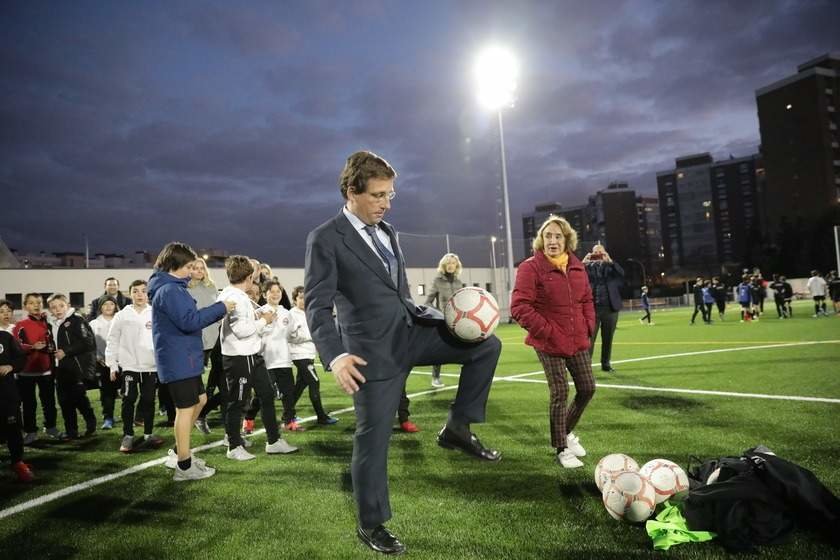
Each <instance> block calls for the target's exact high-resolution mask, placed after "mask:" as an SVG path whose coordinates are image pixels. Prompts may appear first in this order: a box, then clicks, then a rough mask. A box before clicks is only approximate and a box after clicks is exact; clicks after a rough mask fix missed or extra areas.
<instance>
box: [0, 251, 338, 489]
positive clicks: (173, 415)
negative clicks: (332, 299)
mask: <svg viewBox="0 0 840 560" xmlns="http://www.w3.org/2000/svg"><path fill="white" fill-rule="evenodd" d="M155 268H156V270H155V272H154V274H153V275H152V277H151V279H150V281H149V282H147V281H145V280H135V281H134V282H132V283H131V285H130V286H129V290H128V292H129V300H127V301H126V300H124V299H123V300H122V301H123V303H125V304H126V305H124V306H123V307H122V308H121V306H120V299H122V297H121V296H122V294H121V293H120V292H119V287H118V284H116V289H114V287H113V286H109V284H108V282H111V283H112V284H114V283H116V280H115V279H113V278H110V279H108V281H106V292H105V293H104V294H103V295H102V296H101V297H100V298H98V299H97V300H96V301H95V302H94V305H92V314H94V315H95V316H94V317H92V318H90V321H89V320H88V319H87V318H85V317H83V316H82V315H81V314H80V313H78V312H77V311H76V310H75V309H74V308H72V307H71V306H70V305H69V301H68V299H67V297H66V296H65V295H63V294H53V295H51V296H50V297H49V298H48V300H47V304H48V306H49V310H50V315H51V316H50V317H49V318H48V317H47V316H46V314H44V313H43V312H42V306H43V301H42V297H41V295H40V294H37V293H30V294H26V296H25V297H24V301H23V304H24V308H25V311H26V317H25V318H24V319H22V320H20V321H18V322H17V323H15V324H14V325H12V324H11V318H12V316H13V307H12V304H11V303H9V302H7V301H0V329H2V330H0V414H2V422H3V426H2V429H0V435H2V436H3V438H4V439H5V440H6V443H7V445H8V447H9V451H10V455H11V459H12V468H13V470H14V472H15V473H16V474H17V477H18V479H19V480H21V481H25V482H26V481H30V480H32V479H33V473H32V469H31V467H30V466H29V465H27V464H26V463H24V462H23V449H24V445H28V444H31V443H33V442H34V441H35V440H36V439H37V438H38V427H37V423H36V411H37V401H36V390H37V392H38V393H39V395H38V396H39V397H40V399H39V400H40V402H41V407H42V413H43V418H44V423H45V432H46V435H47V436H48V437H51V438H53V439H57V440H69V439H75V438H79V437H86V436H90V435H92V434H94V432H95V431H96V429H97V420H96V417H95V414H94V411H93V408H92V407H91V404H90V401H89V400H88V397H87V390H88V389H89V388H94V387H97V388H98V389H99V391H100V399H101V404H102V415H103V423H102V425H101V428H102V429H104V430H110V429H113V428H114V427H115V424H116V423H117V421H116V419H115V416H114V412H115V406H116V401H117V398H118V397H120V396H121V397H122V403H121V409H120V413H121V414H120V420H121V424H122V434H123V435H122V439H121V441H120V446H119V450H120V451H121V452H124V453H128V452H132V451H136V450H138V449H140V448H153V449H154V448H158V447H160V446H161V445H162V444H163V439H162V438H160V437H158V436H156V435H155V434H154V420H155V419H154V413H155V409H156V406H155V405H156V395H158V394H159V395H160V398H161V401H162V403H163V405H164V407H165V408H166V409H168V410H169V411H170V418H169V420H170V422H171V424H172V425H174V428H175V446H174V447H173V449H171V450H170V452H169V457H168V459H167V462H166V465H167V466H168V467H170V468H172V469H174V470H175V474H174V479H175V480H196V479H201V478H207V477H209V476H212V475H213V474H214V473H215V470H214V469H212V468H211V467H209V466H207V465H206V463H205V462H204V461H203V460H201V459H199V458H195V457H193V456H192V455H191V453H190V444H189V441H190V432H191V430H192V429H193V427H195V428H197V429H199V430H201V431H202V432H204V433H210V429H209V427H208V425H207V420H206V417H207V414H208V413H209V412H210V411H212V410H214V409H217V408H218V409H219V410H220V412H221V415H222V417H223V424H224V426H225V443H226V445H227V446H228V449H227V457H228V458H229V459H234V460H240V461H246V460H251V459H254V458H255V455H254V454H252V453H251V452H249V451H247V450H246V448H247V447H250V441H249V440H247V439H245V438H243V437H242V435H243V434H242V431H244V432H245V433H251V432H252V431H253V429H254V417H255V415H256V412H257V411H259V412H260V413H261V418H262V422H263V425H264V427H265V431H266V434H267V443H266V446H265V452H266V453H267V454H277V453H280V454H282V453H292V452H294V451H297V447H294V446H292V445H290V444H289V443H288V442H287V441H286V440H285V439H283V437H282V434H281V431H282V430H283V429H286V430H289V431H295V430H302V429H303V428H302V427H301V426H300V425H299V423H298V419H297V417H296V416H295V405H296V403H297V400H298V399H299V398H300V396H301V395H302V393H303V392H304V391H305V390H306V389H308V390H309V397H310V401H311V402H312V405H313V408H314V409H315V412H316V415H317V422H318V423H319V424H322V425H330V424H334V423H335V422H337V421H338V420H337V419H336V418H333V417H331V416H330V415H329V414H327V412H326V411H325V410H324V407H323V405H322V403H321V397H320V380H319V378H318V375H317V373H316V370H315V366H314V362H315V357H316V350H315V346H314V343H313V342H312V338H311V335H310V332H309V328H308V326H307V324H306V317H305V313H304V291H303V287H302V286H299V287H297V288H295V289H294V291H293V292H292V300H291V302H290V301H289V298H288V297H287V296H286V294H285V292H284V290H283V288H282V286H281V285H280V283H279V282H278V281H277V280H276V278H273V277H272V276H271V270H270V268H268V267H267V265H260V263H259V262H257V261H255V260H253V259H249V258H247V257H244V256H239V255H236V256H232V257H230V258H228V259H227V261H226V263H225V269H226V273H227V276H228V281H229V284H230V285H229V286H228V287H227V288H225V289H224V290H223V291H222V292H221V293H219V292H218V290H217V289H216V287H215V284H213V281H212V279H211V278H210V276H209V273H208V270H207V266H206V263H205V262H204V261H203V260H202V259H200V258H198V257H197V255H196V254H195V253H194V252H193V251H192V249H191V248H189V247H188V246H187V245H184V244H181V243H170V244H169V245H167V246H166V247H165V248H164V250H163V251H162V252H161V255H160V256H159V257H158V261H157V262H156V264H155ZM115 291H116V292H117V293H116V294H115V293H114V292H115ZM118 296H120V297H118ZM292 303H293V305H292ZM284 304H285V305H284ZM206 365H210V374H209V377H208V386H207V388H205V387H204V383H203V377H202V374H203V373H204V368H205V366H206ZM293 367H294V368H296V369H297V376H296V377H297V381H295V375H294V373H293ZM252 391H253V392H254V393H255V395H254V396H253V397H252V395H251V393H252ZM208 393H210V394H209V396H208ZM214 393H215V394H214ZM56 394H57V396H58V403H59V406H60V408H61V413H62V416H63V419H64V428H65V429H64V431H63V432H60V431H59V430H58V428H57V426H56V424H57V413H56V407H55V400H56V399H55V396H56ZM275 399H279V400H280V401H281V403H282V408H283V416H282V421H281V422H278V419H277V416H276V412H275ZM77 412H78V413H80V414H81V416H82V418H83V420H84V429H83V430H80V428H79V426H78V416H77ZM135 415H136V417H137V419H136V421H135ZM243 415H244V419H243ZM138 424H142V426H143V432H144V433H143V436H142V437H135V433H134V428H135V425H138Z"/></svg>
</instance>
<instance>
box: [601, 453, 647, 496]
mask: <svg viewBox="0 0 840 560" xmlns="http://www.w3.org/2000/svg"><path fill="white" fill-rule="evenodd" d="M623 472H639V463H637V462H636V460H635V459H633V457H630V456H629V455H625V454H624V453H611V454H609V455H606V456H604V457H602V458H601V460H600V461H598V465H597V466H596V467H595V485H596V486H598V490H599V491H601V492H603V491H604V487H605V486H609V484H610V483H611V482H612V481H613V479H614V478H615V477H616V476H618V475H619V474H621V473H623Z"/></svg>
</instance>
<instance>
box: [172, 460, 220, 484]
mask: <svg viewBox="0 0 840 560" xmlns="http://www.w3.org/2000/svg"><path fill="white" fill-rule="evenodd" d="M214 474H216V469H214V468H213V467H208V466H207V465H199V464H198V462H197V461H196V460H195V459H193V462H192V464H191V465H190V468H188V469H187V470H182V469H181V467H179V466H178V463H177V462H176V463H175V474H173V475H172V480H174V481H175V482H183V481H185V480H201V479H202V478H210V477H211V476H213V475H214Z"/></svg>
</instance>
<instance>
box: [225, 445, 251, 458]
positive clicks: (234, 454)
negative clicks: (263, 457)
mask: <svg viewBox="0 0 840 560" xmlns="http://www.w3.org/2000/svg"><path fill="white" fill-rule="evenodd" d="M227 458H228V459H235V460H237V461H250V460H251V459H256V458H257V457H256V455H251V454H250V453H248V452H247V451H245V448H244V447H242V446H241V445H240V446H239V447H237V448H235V449H232V450H231V451H228V452H227Z"/></svg>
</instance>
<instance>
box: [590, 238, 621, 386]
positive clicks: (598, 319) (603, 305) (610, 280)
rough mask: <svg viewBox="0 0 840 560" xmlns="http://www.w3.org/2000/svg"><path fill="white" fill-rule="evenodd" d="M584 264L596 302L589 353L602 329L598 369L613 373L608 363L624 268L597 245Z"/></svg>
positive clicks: (619, 308) (592, 350)
mask: <svg viewBox="0 0 840 560" xmlns="http://www.w3.org/2000/svg"><path fill="white" fill-rule="evenodd" d="M583 264H584V266H585V267H586V272H587V274H588V275H589V284H590V285H591V286H592V296H593V300H594V301H595V330H594V331H593V332H592V340H591V345H590V352H594V349H595V341H596V340H598V331H599V330H601V331H602V338H601V369H602V370H603V371H605V372H608V373H615V369H614V368H613V367H612V365H611V364H610V358H611V357H612V342H613V335H614V334H615V328H616V326H617V325H618V312H619V311H620V310H621V305H622V302H621V293H619V288H620V287H621V285H622V284H623V283H624V269H623V268H621V265H619V264H618V263H617V262H615V261H613V260H612V258H610V254H609V253H607V251H606V249H604V246H603V245H601V244H600V243H599V244H597V245H595V246H594V247H592V252H590V253H587V254H586V256H584V257H583Z"/></svg>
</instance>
